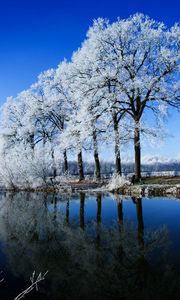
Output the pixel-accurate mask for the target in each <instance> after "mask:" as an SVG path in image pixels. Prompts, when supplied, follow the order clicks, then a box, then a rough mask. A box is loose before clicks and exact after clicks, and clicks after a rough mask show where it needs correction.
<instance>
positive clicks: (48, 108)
mask: <svg viewBox="0 0 180 300" xmlns="http://www.w3.org/2000/svg"><path fill="white" fill-rule="evenodd" d="M179 36H180V35H179V25H178V24H175V25H174V26H173V27H172V28H170V29H167V28H166V27H165V25H164V24H163V23H158V22H156V21H154V20H152V19H150V18H149V17H147V16H144V15H143V14H135V15H133V16H131V17H129V18H128V19H125V20H121V19H118V20H117V21H116V22H114V23H112V24H110V23H109V21H108V20H106V19H98V20H95V21H94V23H93V26H92V27H91V28H90V29H89V31H88V33H87V38H86V40H85V41H84V42H83V44H82V46H81V47H80V48H79V49H78V50H77V51H76V52H75V53H73V55H72V59H71V61H70V62H67V61H63V62H61V63H60V64H59V66H58V67H57V68H56V69H50V70H48V71H45V72H43V73H42V74H40V76H39V77H38V81H37V83H35V84H33V85H32V86H31V87H30V88H29V89H28V90H26V91H23V92H21V93H20V94H19V95H18V96H17V97H16V98H8V100H7V102H6V103H5V105H4V106H3V110H2V116H1V131H2V141H3V143H1V144H2V146H1V155H3V157H4V161H6V168H7V164H8V162H9V155H10V157H11V160H12V157H13V156H14V157H15V160H16V161H17V159H19V160H21V162H23V163H25V164H27V162H28V161H29V160H32V159H35V157H36V162H37V161H38V160H41V159H42V156H43V157H46V160H47V161H51V165H52V168H53V170H54V171H53V172H54V176H56V172H57V170H56V158H57V157H61V156H63V161H64V172H68V153H70V151H76V154H77V162H78V169H79V180H83V179H84V170H83V157H82V150H83V149H85V150H88V149H92V150H93V155H94V163H95V175H96V179H98V180H99V179H100V178H101V168H100V159H99V147H98V146H99V145H100V144H101V145H102V144H104V146H105V147H106V146H107V145H110V144H113V145H114V155H115V168H116V173H118V174H120V175H121V144H122V143H125V142H127V141H129V140H133V141H134V153H135V176H136V179H137V180H139V179H140V177H141V143H140V140H141V133H148V134H149V133H153V134H156V133H155V132H154V131H152V129H151V130H150V128H151V126H152V122H154V121H157V123H158V126H159V124H160V123H161V121H162V119H163V116H165V115H166V113H167V110H168V107H169V106H173V107H175V108H178V107H179V100H180V98H179V81H178V63H179V55H180V52H179ZM15 153H16V154H15ZM23 155H24V157H25V159H24V160H23ZM110 155H111V154H110ZM27 158H28V159H27ZM35 165H36V163H35ZM13 166H17V164H16V162H14V163H13ZM26 169H27V168H26Z"/></svg>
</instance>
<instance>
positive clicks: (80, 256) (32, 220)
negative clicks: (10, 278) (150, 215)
mask: <svg viewBox="0 0 180 300" xmlns="http://www.w3.org/2000/svg"><path fill="white" fill-rule="evenodd" d="M5 200H6V202H5V201H4V200H2V201H4V202H3V203H4V206H3V213H2V214H1V224H0V225H1V226H0V236H1V239H3V240H5V241H6V244H7V248H6V254H7V258H8V264H9V269H11V271H12V273H14V274H15V275H18V276H20V275H23V276H24V277H25V278H29V275H30V274H31V272H32V271H33V270H34V269H36V271H37V272H40V271H42V272H44V271H46V270H49V279H47V280H46V287H47V290H46V291H45V292H46V295H48V296H47V297H48V298H49V299H84V298H86V299H163V300H164V299H169V298H170V295H171V298H172V295H174V294H173V293H174V291H175V290H176V294H177V295H180V294H178V292H179V291H178V290H177V278H175V277H174V273H173V272H172V271H171V269H170V268H169V269H168V268H167V269H166V267H165V266H161V265H159V264H158V265H155V264H154V263H153V261H152V253H153V252H155V253H157V251H159V257H160V258H161V255H162V253H163V251H164V248H165V247H166V245H167V230H166V229H165V228H163V229H160V230H158V231H154V232H149V233H146V232H144V225H143V224H144V223H143V210H142V200H141V199H137V198H135V199H133V201H134V203H135V205H136V212H137V220H138V235H137V233H136V230H134V228H133V226H132V225H131V224H128V223H126V222H123V199H122V198H121V197H120V196H117V214H118V222H119V225H118V226H116V225H115V226H114V227H111V228H109V229H108V228H105V227H104V226H103V225H102V224H101V219H102V216H101V211H102V195H101V194H99V193H98V194H97V195H96V204H97V211H96V212H97V213H96V222H93V223H92V224H89V225H87V224H86V226H85V219H84V212H85V209H84V205H85V201H86V200H85V194H83V193H81V194H80V195H79V200H80V201H79V203H80V211H79V213H80V216H79V217H80V219H79V220H80V223H79V225H80V226H77V224H76V226H70V222H69V213H70V205H69V202H70V201H71V200H70V199H69V197H68V196H67V195H61V200H62V201H64V203H65V214H64V215H62V213H61V212H60V210H59V207H58V200H59V198H53V196H52V195H48V196H45V195H43V194H37V195H36V194H25V193H17V194H9V195H8V196H6V197H5ZM51 202H52V203H51ZM50 203H51V205H49V204H50ZM71 225H72V224H71ZM119 226H120V228H121V230H119ZM93 232H94V235H93V234H92V233H93ZM167 282H168V286H167ZM166 286H167V287H166ZM155 296H156V298H155ZM153 297H154V298H153ZM168 297H169V298H168ZM173 299H176V298H173Z"/></svg>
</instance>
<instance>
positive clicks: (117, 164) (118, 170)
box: [113, 113, 122, 175]
mask: <svg viewBox="0 0 180 300" xmlns="http://www.w3.org/2000/svg"><path fill="white" fill-rule="evenodd" d="M113 124H114V133H115V149H114V150H115V168H116V174H119V175H121V174H122V172H121V156H120V145H119V127H118V121H117V114H116V113H114V114H113Z"/></svg>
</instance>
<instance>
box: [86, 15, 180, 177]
mask: <svg viewBox="0 0 180 300" xmlns="http://www.w3.org/2000/svg"><path fill="white" fill-rule="evenodd" d="M179 36H180V35H179V26H178V25H177V24H175V25H174V26H173V27H172V28H170V29H167V28H166V27H165V25H164V24H163V23H158V22H156V21H154V20H152V19H150V18H149V17H147V16H144V15H143V14H135V15H133V16H131V17H130V18H128V19H125V20H120V19H118V21H117V22H114V23H112V24H109V22H107V20H102V19H99V20H97V21H95V23H94V26H93V27H92V28H91V29H90V31H89V33H88V39H89V45H90V44H91V43H90V41H91V42H92V44H93V43H96V47H94V46H93V49H94V51H95V49H96V51H97V53H96V59H97V60H98V61H100V62H101V63H100V64H99V65H98V72H99V79H98V78H97V80H98V81H99V82H100V85H99V88H101V87H103V88H104V86H107V87H108V86H109V85H110V87H111V89H115V92H116V98H115V97H114V105H113V107H115V108H116V109H118V107H119V110H118V111H119V112H125V113H126V114H128V115H129V116H130V117H131V118H132V119H133V122H134V150H135V175H136V178H137V179H139V178H140V177H141V167H140V166H141V147H140V132H141V119H142V117H143V116H144V114H145V113H146V111H147V110H151V111H153V112H154V111H157V110H158V109H159V107H161V108H162V106H163V105H164V106H166V105H167V104H168V105H169V104H170V105H172V106H179V94H178V92H179V85H178V84H177V79H178V63H179ZM93 55H94V56H95V54H93ZM106 79H107V80H106ZM114 96H115V95H114Z"/></svg>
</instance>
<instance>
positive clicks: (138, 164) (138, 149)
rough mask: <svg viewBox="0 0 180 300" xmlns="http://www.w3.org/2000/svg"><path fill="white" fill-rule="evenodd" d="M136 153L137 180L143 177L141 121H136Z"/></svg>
mask: <svg viewBox="0 0 180 300" xmlns="http://www.w3.org/2000/svg"><path fill="white" fill-rule="evenodd" d="M134 153H135V170H134V171H135V179H136V180H137V181H139V180H140V178H141V146H140V129H139V121H136V123H135V129H134Z"/></svg>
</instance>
